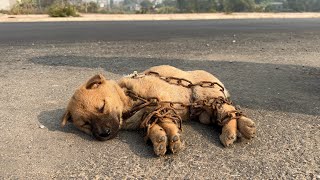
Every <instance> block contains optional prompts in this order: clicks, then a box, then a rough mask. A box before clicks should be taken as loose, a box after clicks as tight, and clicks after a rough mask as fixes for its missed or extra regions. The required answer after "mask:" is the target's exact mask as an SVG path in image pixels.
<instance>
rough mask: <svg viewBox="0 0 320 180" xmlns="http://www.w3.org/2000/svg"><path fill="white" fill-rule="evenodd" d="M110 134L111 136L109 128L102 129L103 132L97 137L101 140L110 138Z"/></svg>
mask: <svg viewBox="0 0 320 180" xmlns="http://www.w3.org/2000/svg"><path fill="white" fill-rule="evenodd" d="M110 134H111V130H110V129H109V128H103V130H102V131H101V132H100V133H99V134H98V136H100V137H102V138H106V137H108V136H110Z"/></svg>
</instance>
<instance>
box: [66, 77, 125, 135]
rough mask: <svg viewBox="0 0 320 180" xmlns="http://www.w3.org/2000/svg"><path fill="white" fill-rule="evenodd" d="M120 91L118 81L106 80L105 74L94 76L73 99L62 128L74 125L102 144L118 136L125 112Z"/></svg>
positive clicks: (77, 91)
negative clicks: (69, 124) (67, 124)
mask: <svg viewBox="0 0 320 180" xmlns="http://www.w3.org/2000/svg"><path fill="white" fill-rule="evenodd" d="M119 89H120V87H119V86H118V85H117V83H116V82H114V81H112V80H106V79H105V77H103V75H101V74H99V75H96V76H94V77H92V78H91V79H90V80H89V81H87V82H86V83H85V84H83V85H82V86H81V87H80V88H79V89H77V90H76V92H75V93H74V95H73V96H72V98H71V100H70V102H69V104H68V107H67V110H66V112H65V113H64V115H63V117H62V120H61V126H62V127H63V126H65V125H66V123H67V122H72V123H73V124H74V125H75V126H76V127H77V128H78V129H80V130H81V131H83V132H85V133H87V134H90V135H93V136H94V137H95V138H96V139H98V140H101V141H104V140H108V139H111V138H113V137H115V136H116V135H117V132H118V131H119V129H120V121H121V114H122V110H123V102H122V101H121V98H120V95H119Z"/></svg>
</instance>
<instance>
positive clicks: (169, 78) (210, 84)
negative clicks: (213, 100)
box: [145, 71, 224, 94]
mask: <svg viewBox="0 0 320 180" xmlns="http://www.w3.org/2000/svg"><path fill="white" fill-rule="evenodd" d="M145 75H153V76H156V77H158V78H159V79H161V80H164V81H166V82H168V83H169V84H175V85H178V86H182V87H185V88H192V87H195V86H200V87H203V88H215V85H218V86H219V87H220V90H221V91H222V92H223V94H224V87H223V86H222V85H221V84H219V83H218V82H211V81H200V82H197V83H195V84H194V83H192V82H191V81H189V80H187V79H184V78H178V77H173V76H161V75H160V74H159V73H158V72H154V71H149V72H146V73H145Z"/></svg>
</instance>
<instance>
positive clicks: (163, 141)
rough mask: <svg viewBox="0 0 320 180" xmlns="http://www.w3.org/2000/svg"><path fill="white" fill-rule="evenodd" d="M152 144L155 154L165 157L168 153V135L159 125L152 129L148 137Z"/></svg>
mask: <svg viewBox="0 0 320 180" xmlns="http://www.w3.org/2000/svg"><path fill="white" fill-rule="evenodd" d="M147 138H149V139H150V140H151V142H152V144H153V150H154V153H155V154H156V155H157V156H164V155H165V154H166V152H167V145H168V140H167V134H166V132H165V131H164V129H163V128H162V127H160V126H159V125H158V124H155V125H154V126H153V127H151V128H150V130H149V134H148V137H147Z"/></svg>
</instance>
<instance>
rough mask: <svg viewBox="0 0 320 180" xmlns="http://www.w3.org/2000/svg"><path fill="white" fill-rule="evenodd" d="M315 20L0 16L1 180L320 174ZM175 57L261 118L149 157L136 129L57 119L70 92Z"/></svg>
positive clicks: (203, 131)
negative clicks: (99, 129) (93, 131)
mask: <svg viewBox="0 0 320 180" xmlns="http://www.w3.org/2000/svg"><path fill="white" fill-rule="evenodd" d="M319 44H320V19H290V20H286V19H277V20H276V19H273V20H271V19H265V20H211V21H144V22H143V21H140V22H134V21H132V22H55V23H0V85H1V91H0V102H1V103H0V117H1V119H0V120H1V123H0V154H1V156H0V161H1V164H0V166H1V167H0V178H1V179H49V178H56V179H67V178H74V179H105V178H107V179H108V178H115V179H124V178H133V179H135V178H140V179H144V178H151V179H159V178H161V179H162V178H179V179H249V178H251V179H269V178H275V179H280V178H283V179H320V151H319V150H320V46H319ZM160 64H170V65H173V66H176V67H179V68H182V69H185V70H194V69H204V70H207V71H209V72H211V73H214V74H216V75H217V76H218V77H219V78H220V79H221V80H222V81H223V82H224V83H225V85H226V87H227V88H228V89H229V91H230V93H231V95H232V97H233V100H234V102H235V103H236V104H239V105H240V106H241V107H242V109H243V110H244V111H245V112H246V114H247V115H248V116H250V117H252V118H253V119H254V120H255V122H256V124H257V137H256V138H255V139H254V140H252V141H246V140H243V139H239V140H238V141H237V143H235V145H234V146H233V147H231V148H224V147H223V146H222V145H221V144H220V142H219V131H220V129H219V128H218V127H211V126H205V125H202V124H199V123H197V122H187V123H184V125H183V130H184V132H183V134H184V139H185V141H186V148H185V149H184V150H183V151H182V152H181V153H179V154H177V155H172V154H168V155H167V156H165V157H160V158H159V157H155V156H154V155H153V151H152V147H151V146H148V145H146V144H145V143H144V141H143V138H142V134H141V133H140V132H138V131H122V132H120V134H119V135H118V137H117V138H115V139H113V140H111V141H107V142H98V141H96V140H94V139H93V138H92V137H89V136H87V135H84V134H83V133H81V132H79V131H78V130H77V129H75V128H74V127H73V126H72V125H71V124H69V125H67V126H66V127H65V128H61V127H60V126H59V120H60V117H61V116H62V114H63V112H64V110H65V107H66V105H67V102H68V100H69V98H70V97H71V95H72V94H73V91H74V90H75V89H76V88H77V87H78V86H79V85H80V84H82V83H83V82H84V81H85V80H87V79H88V78H89V77H91V76H92V75H94V74H97V73H100V72H102V73H104V74H105V75H106V76H107V77H108V78H110V79H116V78H119V77H121V76H123V75H124V74H129V73H132V72H133V71H135V70H137V71H142V70H144V69H146V68H148V67H151V66H154V65H160Z"/></svg>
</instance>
